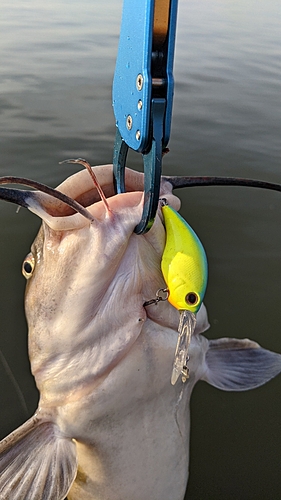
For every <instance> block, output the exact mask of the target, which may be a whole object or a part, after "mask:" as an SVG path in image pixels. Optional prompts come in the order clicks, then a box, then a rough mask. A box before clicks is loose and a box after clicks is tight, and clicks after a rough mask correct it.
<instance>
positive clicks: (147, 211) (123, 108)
mask: <svg viewBox="0 0 281 500" xmlns="http://www.w3.org/2000/svg"><path fill="white" fill-rule="evenodd" d="M177 3H178V0H141V1H140V0H124V4H123V16H122V23H121V32H120V40H119V49H118V55H117V61H116V68H115V74H114V80H113V109H114V114H115V119H116V139H115V145H114V155H113V173H114V179H115V184H116V191H117V193H122V192H125V165H126V157H127V152H128V149H129V148H131V149H133V150H135V151H138V152H140V153H142V155H143V161H144V193H145V195H144V209H143V215H142V219H141V221H140V223H139V224H138V225H137V227H136V228H135V232H136V233H137V234H142V233H145V232H147V231H148V230H149V229H150V227H151V226H152V224H153V221H154V218H155V214H156V211H157V206H158V198H159V189H160V177H161V170H162V151H163V149H165V148H166V146H167V144H168V141H169V137H170V128H171V117H172V102H173V91H174V80H173V60H174V48H175V32H176V17H177Z"/></svg>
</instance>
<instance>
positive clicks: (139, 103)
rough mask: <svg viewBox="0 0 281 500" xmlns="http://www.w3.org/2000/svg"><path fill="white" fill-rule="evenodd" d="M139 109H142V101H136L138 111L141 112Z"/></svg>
mask: <svg viewBox="0 0 281 500" xmlns="http://www.w3.org/2000/svg"><path fill="white" fill-rule="evenodd" d="M141 108H142V101H141V100H139V101H138V110H139V111H140V110H141Z"/></svg>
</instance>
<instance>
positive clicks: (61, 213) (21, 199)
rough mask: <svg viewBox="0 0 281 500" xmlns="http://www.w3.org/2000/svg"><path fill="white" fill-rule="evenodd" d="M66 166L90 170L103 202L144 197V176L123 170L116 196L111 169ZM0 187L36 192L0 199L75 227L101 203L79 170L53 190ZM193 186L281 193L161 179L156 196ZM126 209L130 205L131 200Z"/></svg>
mask: <svg viewBox="0 0 281 500" xmlns="http://www.w3.org/2000/svg"><path fill="white" fill-rule="evenodd" d="M66 162H70V163H77V164H79V163H80V164H82V165H84V166H86V165H85V164H87V165H88V166H89V168H91V169H92V171H94V172H95V175H96V177H97V182H98V185H99V186H100V189H101V190H102V192H103V193H104V196H105V198H106V199H110V198H113V197H114V196H116V197H117V196H123V195H124V194H127V193H132V192H139V193H140V195H142V193H143V190H144V174H143V173H140V172H137V171H135V170H131V169H129V168H126V176H125V190H126V193H122V194H118V195H116V192H115V187H114V178H113V166H112V165H110V164H108V165H102V166H96V167H90V165H89V164H88V162H86V160H82V159H80V158H79V159H77V160H66ZM61 163H65V162H61ZM0 184H17V185H24V186H28V187H31V188H33V189H35V191H29V190H28V191H26V190H22V189H13V188H3V187H0V199H2V200H4V201H9V202H11V203H15V204H17V205H20V206H23V207H25V208H29V209H30V210H31V211H32V212H34V213H36V214H37V215H39V216H40V217H42V213H43V212H44V213H45V214H46V213H47V214H49V215H50V216H51V217H53V218H63V217H66V218H67V217H69V216H73V217H75V216H76V217H77V216H78V215H79V216H80V222H78V220H77V221H76V222H75V223H74V225H75V226H76V227H78V226H79V225H80V226H82V225H85V223H86V221H85V219H88V221H89V222H90V223H92V222H94V220H95V218H94V216H93V215H92V214H91V212H90V210H88V208H90V207H91V206H93V205H95V204H97V203H98V202H100V201H101V198H100V194H99V189H97V186H96V185H95V184H94V182H93V179H92V178H91V176H90V175H89V172H87V170H81V171H79V172H77V173H76V174H74V175H71V176H70V177H68V178H67V179H66V180H65V181H63V182H62V183H61V184H60V185H59V186H58V187H57V188H56V189H53V188H51V187H49V186H46V185H44V184H41V183H40V182H37V181H32V180H30V179H26V178H23V177H12V176H6V177H1V178H0ZM196 186H197V187H198V186H200V187H203V186H240V187H255V188H262V189H270V190H275V191H281V185H280V184H277V183H273V182H265V181H261V180H255V179H246V178H238V177H214V176H208V177H207V176H196V177H194V176H162V178H161V188H160V193H159V196H160V197H162V196H163V195H164V196H167V194H168V195H169V194H171V193H172V190H173V189H178V188H184V187H196ZM139 199H140V198H139ZM129 205H133V202H132V200H131V203H129ZM179 206H180V202H179V205H178V208H176V207H175V208H176V209H177V210H178V209H179ZM38 207H39V208H38ZM81 216H82V218H84V223H82V221H81ZM42 218H43V220H44V219H45V218H44V217H42ZM66 226H67V225H66ZM66 228H67V227H65V229H66Z"/></svg>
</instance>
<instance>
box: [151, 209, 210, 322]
mask: <svg viewBox="0 0 281 500" xmlns="http://www.w3.org/2000/svg"><path fill="white" fill-rule="evenodd" d="M162 212H163V216H164V223H165V227H166V244H165V248H164V252H163V256H162V261H161V269H162V273H163V276H164V279H165V282H166V285H167V287H168V290H169V297H168V300H169V302H170V303H171V304H172V305H173V306H174V307H175V308H176V309H179V310H187V311H191V312H193V313H196V312H197V311H198V309H199V308H200V306H201V304H202V301H203V298H204V295H205V291H206V287H207V278H208V265H207V257H206V254H205V250H204V248H203V245H202V243H201V241H200V240H199V238H198V236H197V235H196V233H195V232H194V231H193V229H192V228H191V227H190V226H189V225H188V224H187V222H186V221H185V220H184V219H183V218H182V217H181V216H180V215H179V213H178V212H176V210H174V209H173V208H172V207H170V206H169V205H163V206H162Z"/></svg>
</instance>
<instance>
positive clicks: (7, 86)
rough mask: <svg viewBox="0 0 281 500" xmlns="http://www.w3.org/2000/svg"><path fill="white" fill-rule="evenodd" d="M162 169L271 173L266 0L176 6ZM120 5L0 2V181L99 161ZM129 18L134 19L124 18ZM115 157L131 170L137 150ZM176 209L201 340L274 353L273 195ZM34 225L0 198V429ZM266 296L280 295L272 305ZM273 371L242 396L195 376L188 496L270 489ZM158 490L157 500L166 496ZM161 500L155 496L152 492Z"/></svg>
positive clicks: (32, 392)
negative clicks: (202, 268) (186, 230)
mask: <svg viewBox="0 0 281 500" xmlns="http://www.w3.org/2000/svg"><path fill="white" fill-rule="evenodd" d="M179 4H180V5H179V14H178V30H177V44H176V56H175V72H174V74H175V99H174V111H173V122H172V135H171V140H170V143H169V147H170V153H169V155H166V157H165V160H164V166H163V170H164V173H166V174H173V173H174V174H186V175H228V176H232V175H233V176H241V177H254V178H260V179H265V180H269V181H274V182H281V169H280V167H281V139H280V137H281V105H280V101H281V99H280V98H281V48H280V47H281V21H280V20H281V3H280V1H277V0H276V1H275V0H255V1H254V0H247V1H245V0H244V1H242V0H224V1H223V0H196V1H195V0H190V1H185V0H180V2H179ZM121 10H122V3H121V1H120V0H114V1H113V0H107V1H105V2H101V1H97V0H91V1H90V0H81V1H80V2H79V3H78V2H73V1H72V0H68V1H65V0H61V1H59V2H55V1H54V0H47V1H44V2H43V1H40V0H39V1H38V0H37V1H35V0H24V1H19V0H14V1H13V2H8V1H7V0H2V1H1V5H0V62H1V64H0V90H1V92H0V115H1V121H0V148H1V149H0V151H1V155H0V159H1V161H0V175H7V174H10V175H21V176H25V177H30V178H33V179H37V180H40V181H42V182H44V183H48V184H50V185H52V186H55V185H57V184H58V183H59V182H61V181H62V180H63V179H64V178H65V177H66V176H68V175H69V174H70V173H72V172H74V171H76V169H74V168H73V167H72V166H66V165H63V166H61V165H58V162H59V161H61V160H63V159H65V158H70V157H86V158H87V159H89V160H90V161H91V163H92V164H93V165H95V164H104V163H109V162H111V158H112V149H113V141H114V133H115V125H114V118H113V113H112V108H111V83H112V78H113V72H114V64H115V58H116V53H117V44H118V34H119V26H120V19H121ZM132 22H133V21H132ZM129 165H130V166H131V167H133V168H138V169H142V164H141V160H140V158H139V156H138V155H137V154H130V156H129ZM180 195H181V198H182V205H183V206H182V214H183V215H184V217H185V218H186V219H187V220H188V221H189V222H190V224H191V225H192V226H193V227H194V229H195V230H196V231H197V233H198V234H199V235H200V238H201V240H202V241H203V243H204V246H205V248H206V250H207V254H208V259H209V266H210V280H209V286H208V290H207V295H206V301H205V302H206V305H207V308H208V312H209V320H210V324H211V329H210V330H209V332H207V336H208V337H209V338H217V337H221V336H229V337H240V338H243V337H249V338H252V339H254V340H256V341H258V342H259V343H261V344H262V345H263V346H264V347H267V348H269V349H271V350H274V351H278V352H281V335H280V320H281V311H280V304H279V298H280V292H281V287H280V276H281V272H280V271H281V252H280V247H281V235H280V222H281V216H280V208H281V194H280V193H276V192H265V191H260V190H253V189H246V188H237V187H236V188H194V189H190V190H187V189H185V190H182V191H181V193H180ZM38 226H39V221H38V220H37V219H36V218H35V217H34V216H33V215H32V214H29V213H27V212H26V211H25V210H21V211H20V213H19V214H16V213H15V207H14V206H12V205H11V206H10V205H8V204H5V203H1V211H0V230H1V246H0V252H1V260H0V272H1V291H0V294H1V300H0V313H1V336H0V347H1V350H2V352H3V354H4V356H5V359H6V360H7V362H8V364H9V368H8V367H7V366H6V368H5V361H4V359H3V360H2V361H1V360H0V394H1V413H0V433H1V436H4V435H5V434H7V433H8V432H9V431H11V430H13V429H14V428H15V427H16V426H17V425H19V424H20V423H22V422H23V421H24V420H25V419H26V414H25V413H26V412H25V410H24V408H23V404H22V403H21V401H20V398H19V395H18V394H17V391H16V389H15V386H14V384H13V382H12V378H11V376H8V370H9V369H10V370H11V371H12V373H13V376H14V377H15V379H16V381H17V384H18V385H19V387H20V390H21V392H22V393H23V394H24V397H25V400H26V405H27V412H28V414H31V413H32V412H33V411H34V409H35V408H36V403H37V397H38V396H37V392H36V389H35V386H34V382H33V379H32V377H31V375H30V372H29V362H28V357H27V349H26V340H27V332H26V325H25V320H24V312H23V293H24V284H25V283H24V279H23V278H22V277H21V271H20V270H21V262H22V259H23V257H24V256H25V254H26V253H27V252H28V251H29V246H30V243H31V241H32V239H33V237H34V236H35V234H36V231H37V228H38ZM278 304H279V305H278ZM280 396H281V376H279V378H277V379H275V380H274V381H272V382H270V383H269V384H267V385H266V386H264V387H262V388H259V389H256V390H255V391H250V392H246V393H240V394H233V393H225V392H220V391H218V390H216V389H214V388H212V387H210V386H208V385H206V384H204V383H199V384H198V385H197V387H196V389H195V391H194V394H193V398H192V432H191V465H190V481H189V486H188V499H189V500H234V499H235V500H236V499H240V500H254V499H255V500H270V499H272V500H273V499H274V500H275V499H276V498H280V496H281V475H280V465H281V397H280ZM165 500H166V499H165ZM167 500H169V499H167Z"/></svg>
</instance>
